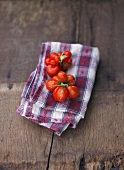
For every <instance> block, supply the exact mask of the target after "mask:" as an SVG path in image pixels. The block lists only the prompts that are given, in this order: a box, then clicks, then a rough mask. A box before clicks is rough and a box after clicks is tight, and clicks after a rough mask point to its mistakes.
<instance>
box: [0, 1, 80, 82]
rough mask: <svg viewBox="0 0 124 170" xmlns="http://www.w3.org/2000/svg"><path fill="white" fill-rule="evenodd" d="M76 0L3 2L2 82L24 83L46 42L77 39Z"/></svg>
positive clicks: (0, 5) (0, 35) (0, 32)
mask: <svg viewBox="0 0 124 170" xmlns="http://www.w3.org/2000/svg"><path fill="white" fill-rule="evenodd" d="M76 10H77V5H76V1H73V2H71V0H69V1H67V2H66V0H64V1H60V2H59V1H57V0H55V1H51V0H46V1H40V0H37V1H33V0H32V1H25V2H24V1H13V0H11V1H0V16H1V21H0V44H1V46H0V72H1V74H0V82H4V83H5V82H7V81H9V82H22V81H26V80H27V77H28V76H29V74H30V73H31V71H33V70H34V69H35V67H36V64H37V63H38V57H39V53H40V46H41V43H42V42H43V41H61V42H74V41H75V36H76V33H75V31H76V30H75V28H76V25H77V24H78V20H77V14H76V12H77V11H76Z"/></svg>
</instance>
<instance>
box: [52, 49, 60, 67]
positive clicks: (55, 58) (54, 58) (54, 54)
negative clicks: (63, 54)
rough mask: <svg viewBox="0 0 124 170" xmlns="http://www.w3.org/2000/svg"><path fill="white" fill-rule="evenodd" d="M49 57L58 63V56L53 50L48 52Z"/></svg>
mask: <svg viewBox="0 0 124 170" xmlns="http://www.w3.org/2000/svg"><path fill="white" fill-rule="evenodd" d="M50 59H53V60H55V63H56V65H58V64H59V61H60V56H59V55H58V54H57V53H54V52H53V53H51V54H50Z"/></svg>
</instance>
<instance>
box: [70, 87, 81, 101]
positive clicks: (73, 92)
mask: <svg viewBox="0 0 124 170" xmlns="http://www.w3.org/2000/svg"><path fill="white" fill-rule="evenodd" d="M67 89H68V91H69V96H68V97H69V98H70V99H75V98H77V97H78V95H79V89H78V88H77V87H76V86H68V87H67Z"/></svg>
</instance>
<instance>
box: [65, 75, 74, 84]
mask: <svg viewBox="0 0 124 170" xmlns="http://www.w3.org/2000/svg"><path fill="white" fill-rule="evenodd" d="M67 82H68V85H69V86H73V85H75V78H74V76H73V75H71V74H67Z"/></svg>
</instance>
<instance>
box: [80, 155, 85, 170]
mask: <svg viewBox="0 0 124 170" xmlns="http://www.w3.org/2000/svg"><path fill="white" fill-rule="evenodd" d="M79 170H85V157H84V154H83V157H82V158H81V159H80V165H79Z"/></svg>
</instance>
